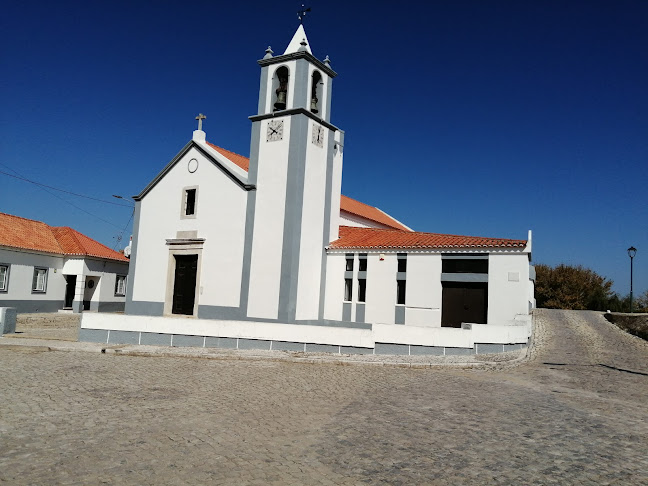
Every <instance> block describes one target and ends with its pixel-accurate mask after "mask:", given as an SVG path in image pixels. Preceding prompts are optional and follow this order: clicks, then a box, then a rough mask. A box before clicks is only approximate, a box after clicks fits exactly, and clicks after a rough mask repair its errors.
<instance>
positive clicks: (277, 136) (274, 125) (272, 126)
mask: <svg viewBox="0 0 648 486" xmlns="http://www.w3.org/2000/svg"><path fill="white" fill-rule="evenodd" d="M283 125H284V123H283V120H270V121H269V122H268V132H267V133H266V142H274V141H276V140H283Z"/></svg>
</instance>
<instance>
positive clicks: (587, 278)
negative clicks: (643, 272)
mask: <svg viewBox="0 0 648 486" xmlns="http://www.w3.org/2000/svg"><path fill="white" fill-rule="evenodd" d="M535 268H536V284H535V296H536V301H537V306H538V307H546V308H549V309H582V310H584V309H588V310H602V311H604V310H607V309H608V305H609V304H610V303H611V302H612V300H613V298H614V297H615V296H616V294H614V293H613V292H612V283H613V282H612V281H611V280H607V279H606V278H604V277H601V276H600V275H598V274H597V273H596V272H594V271H593V270H590V269H589V268H584V267H582V266H581V265H578V266H576V267H574V266H571V265H564V264H561V265H558V266H557V267H555V268H552V267H550V266H548V265H544V264H539V265H536V267H535ZM616 297H617V300H619V298H618V296H616Z"/></svg>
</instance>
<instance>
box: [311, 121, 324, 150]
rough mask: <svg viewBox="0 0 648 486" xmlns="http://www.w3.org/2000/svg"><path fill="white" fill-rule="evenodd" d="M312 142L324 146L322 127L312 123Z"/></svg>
mask: <svg viewBox="0 0 648 486" xmlns="http://www.w3.org/2000/svg"><path fill="white" fill-rule="evenodd" d="M312 142H313V143H314V144H315V145H317V146H318V147H323V146H324V127H323V126H320V125H316V124H313V138H312Z"/></svg>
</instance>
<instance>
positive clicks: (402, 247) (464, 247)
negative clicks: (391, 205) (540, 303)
mask: <svg viewBox="0 0 648 486" xmlns="http://www.w3.org/2000/svg"><path fill="white" fill-rule="evenodd" d="M525 247H526V244H515V245H437V246H423V245H419V246H417V245H345V246H337V245H334V244H331V245H329V246H327V247H326V250H327V251H330V252H335V251H350V250H362V251H374V252H378V251H390V250H392V251H401V250H412V251H429V252H438V251H443V250H454V251H470V252H474V251H475V250H478V251H484V252H486V251H516V252H520V251H522V250H524V249H525Z"/></svg>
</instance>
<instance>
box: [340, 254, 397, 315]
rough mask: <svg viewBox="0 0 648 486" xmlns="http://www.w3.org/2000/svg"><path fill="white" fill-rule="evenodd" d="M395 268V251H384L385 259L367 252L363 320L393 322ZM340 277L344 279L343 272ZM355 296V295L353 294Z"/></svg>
mask: <svg viewBox="0 0 648 486" xmlns="http://www.w3.org/2000/svg"><path fill="white" fill-rule="evenodd" d="M397 269H398V263H397V260H396V254H395V253H386V254H385V259H384V260H382V261H381V260H380V254H378V253H369V255H368V257H367V302H366V307H365V322H370V323H380V324H393V323H394V309H395V307H396V273H397ZM340 278H341V279H342V280H344V273H343V274H342V276H340ZM406 295H407V294H406ZM355 298H357V297H356V296H355V295H354V299H355ZM406 302H407V300H406Z"/></svg>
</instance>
